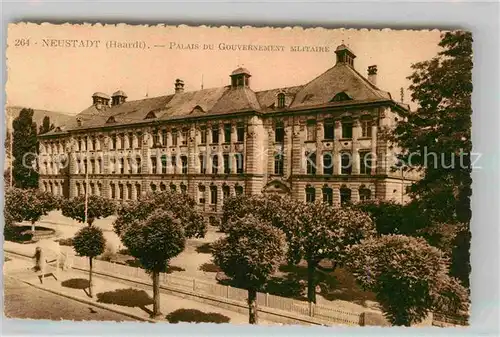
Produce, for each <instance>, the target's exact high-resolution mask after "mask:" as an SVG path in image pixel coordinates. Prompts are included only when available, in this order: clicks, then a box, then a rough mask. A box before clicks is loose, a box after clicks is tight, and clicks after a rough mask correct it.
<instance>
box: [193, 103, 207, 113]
mask: <svg viewBox="0 0 500 337" xmlns="http://www.w3.org/2000/svg"><path fill="white" fill-rule="evenodd" d="M191 113H192V114H193V113H194V114H195V113H205V110H203V108H202V107H201V106H199V105H197V106H195V107H194V108H193V110H191Z"/></svg>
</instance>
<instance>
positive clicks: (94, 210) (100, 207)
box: [61, 195, 116, 226]
mask: <svg viewBox="0 0 500 337" xmlns="http://www.w3.org/2000/svg"><path fill="white" fill-rule="evenodd" d="M61 206H62V207H61V209H62V214H63V215H64V216H67V217H68V218H72V219H75V220H76V221H79V222H82V223H84V222H85V195H79V196H76V197H74V198H72V199H67V200H64V201H63V202H62V205H61ZM115 212H116V204H115V203H114V201H113V200H111V199H107V198H104V197H102V196H99V195H89V196H88V200H87V217H88V220H87V223H88V225H89V226H91V225H92V224H93V223H94V221H95V220H96V219H101V218H106V217H108V216H111V215H114V214H115Z"/></svg>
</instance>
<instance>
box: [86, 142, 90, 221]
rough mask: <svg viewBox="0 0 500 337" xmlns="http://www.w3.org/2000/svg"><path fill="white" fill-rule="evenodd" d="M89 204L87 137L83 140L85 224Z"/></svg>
mask: <svg viewBox="0 0 500 337" xmlns="http://www.w3.org/2000/svg"><path fill="white" fill-rule="evenodd" d="M88 203H89V136H88V135H87V137H86V138H85V223H87V224H88Z"/></svg>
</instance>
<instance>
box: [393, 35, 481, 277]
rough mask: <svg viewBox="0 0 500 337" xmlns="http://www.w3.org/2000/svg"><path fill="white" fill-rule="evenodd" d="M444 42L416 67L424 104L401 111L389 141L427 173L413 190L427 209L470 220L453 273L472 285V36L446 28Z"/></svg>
mask: <svg viewBox="0 0 500 337" xmlns="http://www.w3.org/2000/svg"><path fill="white" fill-rule="evenodd" d="M439 46H440V47H442V48H443V50H442V51H441V52H440V53H439V54H438V55H437V56H436V57H435V58H433V59H431V60H429V61H424V62H419V63H417V64H414V65H413V66H412V69H413V70H414V72H413V74H412V75H411V76H409V80H410V81H411V83H412V84H411V86H410V90H411V92H412V94H411V98H412V101H414V102H416V103H418V105H419V108H418V109H417V111H416V112H408V113H402V117H403V118H402V119H400V121H399V122H398V124H397V126H396V129H395V130H394V133H393V134H392V135H391V136H390V137H389V139H390V140H391V141H393V142H396V143H397V144H398V146H399V147H401V148H402V149H403V151H402V152H401V153H400V154H399V158H400V160H401V163H403V164H404V165H406V166H408V167H409V168H410V169H418V170H421V171H423V173H424V174H423V179H421V180H419V181H417V182H415V183H414V184H412V186H411V188H410V193H411V195H412V196H413V197H414V198H415V199H418V202H419V203H420V204H421V205H422V210H423V211H425V212H427V213H429V216H430V217H431V218H432V219H433V220H434V221H435V222H438V223H439V222H444V223H451V222H458V223H462V224H465V227H464V229H463V231H462V233H459V235H457V240H458V241H457V243H458V242H460V243H462V244H461V246H460V247H461V250H458V251H456V254H454V256H453V258H454V260H455V261H454V263H453V266H454V267H453V270H452V272H453V273H455V274H457V276H459V277H460V279H461V281H462V283H463V284H468V283H469V281H468V279H469V273H470V262H469V260H470V257H469V252H468V249H469V248H468V247H469V245H468V244H465V242H464V241H463V240H460V238H467V237H470V229H469V224H470V219H471V207H470V196H471V194H472V190H471V183H472V179H471V171H472V165H471V150H472V142H471V125H472V123H471V116H472V107H471V94H472V34H471V33H469V32H463V31H454V32H447V33H445V34H443V35H442V38H441V41H440V43H439ZM457 268H458V269H457Z"/></svg>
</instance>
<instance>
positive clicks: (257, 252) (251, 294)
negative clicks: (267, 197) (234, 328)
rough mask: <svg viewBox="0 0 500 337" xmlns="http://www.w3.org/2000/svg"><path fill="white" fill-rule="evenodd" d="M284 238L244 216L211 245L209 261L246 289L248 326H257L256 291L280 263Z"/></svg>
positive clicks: (269, 225) (273, 228)
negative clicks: (225, 234) (210, 259)
mask: <svg viewBox="0 0 500 337" xmlns="http://www.w3.org/2000/svg"><path fill="white" fill-rule="evenodd" d="M285 247H286V244H285V237H284V235H283V233H282V232H281V230H279V229H277V228H275V227H274V226H272V225H271V224H269V223H267V222H264V221H262V220H261V219H258V218H256V217H254V216H253V215H248V216H245V217H243V218H240V219H238V220H236V223H235V224H234V226H231V227H230V228H229V230H228V236H227V237H225V238H222V239H219V240H218V241H216V242H215V243H214V244H213V259H214V263H215V264H216V265H218V266H219V267H220V268H221V269H222V270H223V271H224V273H225V274H226V275H228V276H229V277H231V278H232V279H233V281H234V282H235V283H236V285H237V286H238V287H241V288H244V289H247V290H248V308H249V323H250V324H257V323H258V315H257V301H256V300H257V291H258V290H260V289H262V287H263V286H264V285H265V284H266V282H267V281H268V280H269V278H270V276H271V275H272V274H273V273H274V272H276V270H277V269H278V267H279V266H280V264H281V263H282V262H283V260H284V256H285V252H286V248H285Z"/></svg>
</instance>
